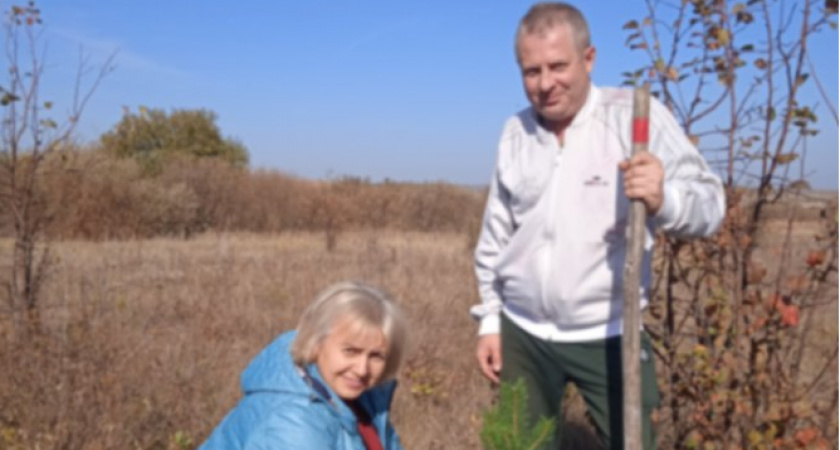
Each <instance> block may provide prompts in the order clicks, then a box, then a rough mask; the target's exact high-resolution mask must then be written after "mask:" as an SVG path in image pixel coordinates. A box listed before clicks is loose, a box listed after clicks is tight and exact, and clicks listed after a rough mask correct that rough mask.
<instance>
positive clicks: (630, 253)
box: [621, 83, 650, 450]
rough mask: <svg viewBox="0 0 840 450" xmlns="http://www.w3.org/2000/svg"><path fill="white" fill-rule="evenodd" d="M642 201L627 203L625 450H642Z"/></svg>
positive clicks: (640, 128) (636, 101)
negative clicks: (640, 308)
mask: <svg viewBox="0 0 840 450" xmlns="http://www.w3.org/2000/svg"><path fill="white" fill-rule="evenodd" d="M649 117H650V86H649V85H648V84H647V83H645V84H644V86H642V87H641V88H638V87H637V88H636V89H634V90H633V154H634V155H635V154H637V153H639V152H646V151H647V150H648V130H649V125H648V120H649ZM646 217H647V212H646V211H645V205H644V203H642V201H641V200H632V201H631V203H630V217H629V224H628V227H627V253H626V259H625V262H624V286H623V287H624V322H623V331H622V334H621V355H622V364H621V366H622V367H621V370H622V375H623V379H624V385H623V389H624V448H625V450H641V448H642V398H641V397H642V380H641V363H640V359H641V358H640V351H639V347H640V344H641V337H640V333H639V327H640V324H641V317H640V313H639V302H640V299H639V295H640V290H641V286H640V285H641V267H642V261H643V258H644V244H645V219H646Z"/></svg>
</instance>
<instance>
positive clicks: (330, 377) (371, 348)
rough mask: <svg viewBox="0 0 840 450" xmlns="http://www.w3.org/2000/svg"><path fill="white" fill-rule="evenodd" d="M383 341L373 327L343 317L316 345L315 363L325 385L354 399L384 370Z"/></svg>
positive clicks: (373, 382) (383, 338)
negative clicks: (317, 345)
mask: <svg viewBox="0 0 840 450" xmlns="http://www.w3.org/2000/svg"><path fill="white" fill-rule="evenodd" d="M386 350H387V345H386V342H385V335H384V334H383V333H382V331H381V330H379V329H377V328H365V327H364V326H359V325H358V324H357V323H354V322H353V321H352V320H349V319H344V320H339V322H338V323H337V324H336V325H335V326H333V328H332V331H331V332H330V334H329V335H327V337H325V338H324V340H323V341H322V342H321V345H320V346H319V347H318V354H317V357H316V365H317V366H318V371H319V372H320V374H321V377H322V378H323V379H324V381H325V382H326V383H327V385H329V387H330V388H331V389H332V390H333V391H335V393H336V394H338V396H339V397H341V398H342V399H344V400H355V399H356V398H358V397H359V396H360V395H362V393H363V392H364V391H366V390H368V389H370V388H371V387H373V386H375V385H376V383H378V382H379V379H380V378H381V377H382V372H383V371H384V370H385V361H386V357H387V356H388V355H387V354H386Z"/></svg>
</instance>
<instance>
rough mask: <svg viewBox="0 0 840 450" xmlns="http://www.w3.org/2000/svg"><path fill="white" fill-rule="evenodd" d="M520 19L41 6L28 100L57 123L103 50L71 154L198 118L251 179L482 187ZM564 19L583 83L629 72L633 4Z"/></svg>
mask: <svg viewBox="0 0 840 450" xmlns="http://www.w3.org/2000/svg"><path fill="white" fill-rule="evenodd" d="M530 4H531V2H530V1H511V0H506V1H500V2H492V1H486V0H484V1H457V2H455V1H443V0H427V1H422V2H417V1H415V2H405V1H398V0H391V1H370V0H354V1H338V0H330V1H326V0H321V1H318V0H312V1H306V2H303V1H274V2H255V1H250V2H248V1H243V2H233V1H225V2H221V1H212V0H204V1H193V0H183V1H171V0H170V1H160V0H146V1H142V2H130V1H103V0H73V1H61V0H45V1H41V2H38V6H39V7H40V8H41V9H42V14H43V19H44V23H45V26H46V28H45V33H44V35H43V39H44V42H46V44H47V53H46V55H47V58H46V59H47V65H48V67H47V73H46V75H45V77H46V79H45V83H44V86H45V88H44V90H45V94H46V96H48V97H50V98H52V99H54V101H55V103H56V106H57V108H58V109H57V111H61V108H62V106H65V108H66V105H67V104H68V103H69V97H68V94H69V91H70V89H71V87H72V83H71V82H70V80H72V76H73V73H74V70H75V67H76V64H77V57H78V49H79V48H80V47H82V48H84V50H85V51H86V52H88V54H90V56H91V58H92V60H93V61H94V62H96V61H102V60H104V58H105V57H106V56H107V55H109V54H110V53H112V52H114V51H118V54H117V57H116V65H117V68H116V70H115V71H114V72H113V73H112V74H111V75H109V76H108V77H107V78H106V79H105V81H104V82H103V84H102V85H101V87H100V88H99V89H98V91H97V92H96V93H95V96H94V98H93V99H92V101H91V103H90V104H89V106H88V108H87V109H86V111H85V115H84V117H83V119H82V122H81V124H80V126H79V128H78V130H79V136H80V139H81V140H82V141H93V140H95V139H97V138H98V136H99V135H100V134H101V133H103V132H105V131H107V130H108V129H110V128H111V127H112V126H113V125H114V124H115V123H116V122H117V121H119V119H120V117H121V114H122V111H123V107H124V106H127V107H131V108H133V109H135V110H136V108H137V107H138V106H140V105H144V106H146V107H150V108H162V109H166V110H171V109H173V108H206V109H209V110H212V111H214V112H216V113H217V114H218V117H219V119H218V124H219V126H220V127H221V129H222V132H223V133H224V134H225V135H227V136H229V137H233V138H236V139H238V140H239V141H241V142H242V143H243V144H245V146H246V147H247V148H248V150H249V152H250V156H251V166H252V167H263V168H270V169H276V170H280V171H283V172H287V173H291V174H294V175H298V176H302V177H307V178H325V177H336V176H342V175H353V176H361V177H369V178H370V179H371V180H374V181H378V180H382V179H384V178H386V177H387V178H391V179H394V180H400V181H440V180H442V181H449V182H453V183H460V184H472V185H476V184H486V183H487V181H488V180H489V177H490V174H491V171H492V166H493V162H494V158H495V153H496V141H497V138H498V136H499V133H500V131H501V126H502V124H503V123H504V121H505V119H506V118H507V117H508V116H510V115H511V114H513V113H514V112H515V111H517V110H519V109H521V108H523V107H525V106H527V101H526V100H525V98H524V96H523V94H522V89H521V85H520V81H519V74H518V71H517V67H516V64H515V61H514V58H513V47H512V37H513V33H514V30H515V27H516V24H517V21H518V20H519V18H520V17H521V16H522V14H524V12H525V11H526V10H527V8H528V7H529V6H530ZM578 4H579V5H580V7H581V9H582V10H583V12H584V14H586V15H587V17H588V19H589V21H590V24H591V27H592V32H593V41H594V44H595V45H596V47H597V48H598V57H597V61H596V66H595V70H594V76H593V78H594V81H595V82H596V83H598V84H601V85H609V84H611V85H616V84H619V83H620V82H621V76H620V74H621V72H623V71H626V70H629V69H635V68H637V67H638V66H639V65H640V64H642V63H643V62H644V61H643V60H642V59H641V56H640V55H639V54H636V53H631V52H629V51H628V50H627V49H626V48H625V47H624V40H625V37H626V34H625V32H624V31H622V30H621V26H622V24H624V23H625V22H626V21H628V20H629V19H634V18H636V19H638V18H641V16H642V15H643V12H644V2H643V1H642V0H626V1H589V2H578ZM0 5H2V6H3V9H4V10H5V9H7V8H8V5H9V3H8V2H5V1H3V2H0ZM837 42H838V40H837V32H836V31H831V32H828V33H824V34H823V35H821V36H819V37H817V38H816V39H814V41H813V43H812V48H813V50H814V52H815V54H817V55H819V57H818V58H815V63H816V64H818V65H819V66H820V67H824V68H825V69H824V70H821V73H822V74H823V75H822V77H823V78H822V81H823V84H824V85H826V87H827V88H828V90H829V92H830V95H831V96H832V98H833V99H834V104H835V105H836V104H837V98H838V91H837V87H838V76H837V74H838V72H837V67H838V45H837ZM812 101H813V102H815V103H822V101H821V100H819V99H818V98H816V97H814V98H813V99H812ZM822 113H823V114H822V116H823V121H822V129H823V131H822V133H821V135H820V137H819V138H818V139H815V140H814V141H813V142H812V143H810V144H809V149H808V152H809V153H808V161H807V169H808V170H809V171H813V175H812V176H811V179H812V180H813V183H814V184H815V185H817V186H819V187H824V188H833V189H836V188H837V186H838V139H837V136H838V131H837V126H836V124H835V123H834V121H833V120H832V119H830V118H829V115H828V113H827V112H826V111H825V110H822Z"/></svg>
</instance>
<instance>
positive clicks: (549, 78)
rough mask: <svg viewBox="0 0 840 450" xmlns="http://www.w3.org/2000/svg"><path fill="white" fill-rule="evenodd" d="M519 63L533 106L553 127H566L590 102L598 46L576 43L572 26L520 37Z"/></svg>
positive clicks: (523, 81)
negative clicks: (589, 93)
mask: <svg viewBox="0 0 840 450" xmlns="http://www.w3.org/2000/svg"><path fill="white" fill-rule="evenodd" d="M518 50H519V67H520V69H521V70H522V83H523V85H524V87H525V94H526V95H527V96H528V100H529V101H530V102H531V106H533V108H534V109H535V110H536V111H537V113H538V114H539V115H540V117H542V119H543V120H545V121H546V122H547V123H546V125H547V126H548V127H549V128H554V129H555V131H557V129H558V128H559V129H562V128H565V126H566V125H568V124H569V123H570V122H571V120H572V119H573V118H574V117H575V114H577V112H578V111H579V110H580V108H581V107H583V104H584V103H585V102H586V95H587V93H588V91H589V73H590V72H591V71H592V65H593V63H594V62H595V49H594V48H593V47H589V48H587V49H585V50H583V51H581V50H579V49H578V48H577V47H576V46H575V41H574V38H573V35H572V30H571V28H569V27H568V26H558V27H554V28H553V29H552V30H549V31H548V32H547V33H545V34H542V35H540V34H536V33H535V34H526V35H523V36H521V38H520V40H519V46H518Z"/></svg>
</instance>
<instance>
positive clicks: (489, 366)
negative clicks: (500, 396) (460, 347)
mask: <svg viewBox="0 0 840 450" xmlns="http://www.w3.org/2000/svg"><path fill="white" fill-rule="evenodd" d="M475 354H476V357H478V366H479V367H480V368H481V373H482V374H484V376H485V377H487V378H488V379H489V380H490V381H492V382H494V383H498V382H499V374H500V373H501V371H502V338H501V335H499V334H485V335H484V336H479V338H478V347H477V350H476V353H475Z"/></svg>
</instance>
